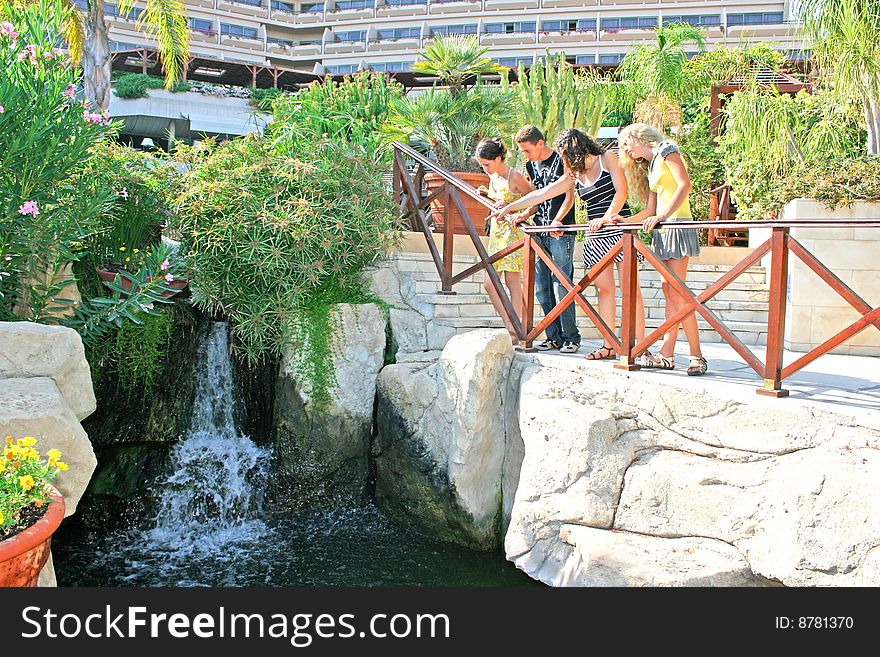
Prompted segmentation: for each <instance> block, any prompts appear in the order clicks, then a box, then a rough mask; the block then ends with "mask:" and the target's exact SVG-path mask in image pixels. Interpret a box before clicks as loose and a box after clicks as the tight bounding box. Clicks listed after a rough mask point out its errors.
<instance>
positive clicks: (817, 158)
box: [719, 85, 862, 219]
mask: <svg viewBox="0 0 880 657" xmlns="http://www.w3.org/2000/svg"><path fill="white" fill-rule="evenodd" d="M725 115H726V120H725V129H724V134H723V135H722V137H721V138H720V139H719V145H720V147H721V151H722V162H723V167H724V173H725V178H726V179H727V181H728V182H729V183H730V185H731V187H732V190H733V196H734V200H735V201H736V203H737V211H738V215H739V216H740V217H741V218H744V219H750V218H756V219H757V218H765V217H767V216H772V215H773V214H774V213H775V212H776V211H777V210H778V208H779V205H778V197H777V196H776V190H777V189H778V188H780V187H781V186H786V185H788V184H789V182H788V181H789V179H790V178H791V177H792V176H795V175H799V174H796V171H800V172H802V171H803V170H805V169H810V168H812V167H816V168H821V167H822V166H823V163H824V162H826V161H828V160H829V159H836V160H845V159H848V158H853V157H855V156H857V155H858V154H859V152H860V150H861V148H860V144H861V143H862V132H861V129H860V127H859V124H858V121H857V120H856V118H855V117H854V116H853V113H852V111H851V110H849V109H848V108H846V107H843V106H840V105H839V104H838V103H837V102H836V100H835V98H834V97H833V96H832V95H831V94H829V93H816V94H814V95H809V94H807V93H806V92H799V93H798V94H796V95H783V94H780V93H778V92H776V91H775V90H773V89H771V88H765V87H761V86H758V85H752V86H751V87H749V88H747V89H744V90H743V91H740V92H738V93H735V94H733V95H732V96H731V98H730V99H729V101H728V103H727V106H726V108H725ZM774 199H776V200H774Z"/></svg>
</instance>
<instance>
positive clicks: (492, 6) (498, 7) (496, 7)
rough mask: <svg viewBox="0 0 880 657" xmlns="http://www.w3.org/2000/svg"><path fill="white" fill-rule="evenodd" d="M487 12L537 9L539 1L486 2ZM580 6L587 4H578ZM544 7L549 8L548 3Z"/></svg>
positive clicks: (508, 0) (507, 0)
mask: <svg viewBox="0 0 880 657" xmlns="http://www.w3.org/2000/svg"><path fill="white" fill-rule="evenodd" d="M485 4H486V11H502V10H507V9H537V8H538V7H539V0H486V3H485ZM577 4H578V5H583V4H585V3H584V2H578V3H577ZM544 6H547V4H546V2H545V3H544Z"/></svg>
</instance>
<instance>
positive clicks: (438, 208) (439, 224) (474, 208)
mask: <svg viewBox="0 0 880 657" xmlns="http://www.w3.org/2000/svg"><path fill="white" fill-rule="evenodd" d="M455 175H456V177H458V178H460V179H461V180H463V181H464V182H466V183H468V184H470V185H472V186H474V187H479V186H480V185H485V186H487V187H488V186H489V176H488V175H486V174H485V173H456V174H455ZM445 183H446V180H444V179H443V178H441V177H440V176H439V175H438V174H436V173H433V172H431V171H427V172H426V173H425V186H426V187H427V189H428V193H429V194H430V193H432V192H433V191H434V190H435V189H437V188H438V187H441V186H442V185H444V184H445ZM459 197H460V198H461V203H462V205H463V206H464V209H465V210H467V213H468V214H469V215H470V218H471V221H472V222H473V224H474V228H476V230H477V235H482V234H483V227H484V226H485V225H486V217H488V216H489V208H487V207H486V206H485V205H483V204H482V203H480V202H479V201H477V200H475V199H472V198H471V197H470V196H467V195H466V194H459ZM445 202H446V199H445V198H443V196H441V197H439V198H436V199H434V200H433V201H431V215H432V217H433V219H434V232H435V233H442V232H443V229H444V211H445V207H446V205H445ZM449 219H450V221H452V227H453V228H452V232H453V233H454V234H456V235H467V234H468V231H467V228H466V227H465V223H464V219H463V218H462V217H461V215H460V214H459V212H458V208H457V207H456V205H455V204H454V203H453V204H452V206H451V207H450V208H449Z"/></svg>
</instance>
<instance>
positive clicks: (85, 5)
mask: <svg viewBox="0 0 880 657" xmlns="http://www.w3.org/2000/svg"><path fill="white" fill-rule="evenodd" d="M73 5H74V7H76V8H77V9H81V10H82V11H88V10H89V0H74V2H73Z"/></svg>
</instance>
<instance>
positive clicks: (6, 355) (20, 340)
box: [0, 322, 95, 420]
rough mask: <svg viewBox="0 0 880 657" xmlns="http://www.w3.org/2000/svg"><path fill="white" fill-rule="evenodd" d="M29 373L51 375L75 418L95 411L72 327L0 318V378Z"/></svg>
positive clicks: (86, 369) (79, 342) (88, 374)
mask: <svg viewBox="0 0 880 657" xmlns="http://www.w3.org/2000/svg"><path fill="white" fill-rule="evenodd" d="M28 376H46V377H49V378H51V379H53V380H54V381H55V383H56V384H57V385H58V389H59V390H60V391H61V394H62V395H63V396H64V399H65V400H67V404H68V405H69V406H70V408H71V409H73V412H74V413H76V416H77V418H78V419H80V420H82V419H83V418H85V417H88V416H89V415H91V414H92V413H93V412H94V411H95V393H94V390H93V389H92V378H91V370H90V368H89V364H88V363H87V362H86V357H85V352H84V351H83V345H82V340H81V339H80V337H79V334H78V333H77V332H76V331H74V330H73V329H69V328H65V327H62V326H46V325H43V324H35V323H33V322H0V378H3V377H28Z"/></svg>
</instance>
